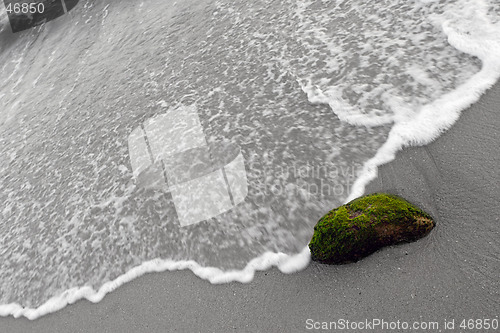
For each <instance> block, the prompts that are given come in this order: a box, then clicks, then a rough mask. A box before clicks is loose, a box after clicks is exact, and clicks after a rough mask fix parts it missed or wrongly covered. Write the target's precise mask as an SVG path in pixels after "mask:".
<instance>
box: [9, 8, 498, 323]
mask: <svg viewBox="0 0 500 333" xmlns="http://www.w3.org/2000/svg"><path fill="white" fill-rule="evenodd" d="M432 2H433V1H420V2H418V1H416V2H415V3H416V4H418V3H421V4H422V5H426V4H428V3H432ZM489 8H490V7H489V6H488V2H487V1H467V0H463V1H458V2H457V3H456V4H455V5H454V6H450V7H449V8H447V9H446V10H445V11H444V13H442V14H439V15H435V16H434V17H432V20H433V21H434V22H435V23H436V24H439V25H440V26H441V28H442V31H443V33H444V34H446V36H447V38H448V41H449V43H450V44H451V45H452V46H453V47H455V48H456V49H458V50H460V51H462V52H465V53H468V54H470V55H473V56H475V57H477V58H479V59H480V60H481V62H482V68H481V70H480V71H479V72H478V73H476V74H474V75H473V76H472V77H470V78H469V79H468V80H466V81H465V82H464V83H462V84H460V85H459V86H457V87H455V88H454V89H452V90H451V91H449V92H447V93H445V94H443V95H442V96H440V97H438V98H436V99H435V100H433V101H432V102H430V103H427V104H424V105H421V106H420V107H418V109H417V110H415V108H412V107H409V106H408V105H406V104H405V101H404V100H401V99H398V98H394V99H392V100H391V98H390V97H389V100H391V101H390V106H389V108H390V109H391V110H392V111H393V112H389V113H377V112H374V113H373V114H369V115H367V114H364V112H363V110H360V109H359V107H355V106H352V105H351V104H349V103H347V102H346V101H345V100H344V99H343V98H342V97H341V95H342V94H341V93H340V91H339V90H338V89H336V88H335V86H334V85H331V86H329V85H324V86H323V87H321V86H320V85H319V86H318V85H316V84H315V83H314V78H312V77H311V78H304V77H301V75H300V73H297V71H296V70H294V69H293V68H292V69H290V68H287V70H290V72H291V73H292V75H293V76H295V78H296V79H297V81H298V83H299V86H300V88H301V89H302V90H303V91H304V92H305V93H306V95H307V97H308V99H309V101H310V102H311V103H316V104H326V105H329V106H330V107H331V110H332V112H334V113H335V114H336V115H337V116H338V117H339V118H340V119H341V120H342V121H344V122H346V123H350V124H353V125H355V126H361V127H363V126H364V127H373V126H378V125H381V124H393V125H392V127H391V129H390V132H389V134H388V137H387V139H386V141H385V143H384V144H383V145H381V147H380V148H379V149H378V150H377V152H376V154H375V156H373V157H372V158H371V159H369V160H368V161H366V162H365V163H364V165H363V170H362V172H361V174H360V175H358V177H357V179H356V181H355V183H354V186H353V187H352V189H351V191H350V193H349V196H348V197H346V198H344V202H347V201H350V200H352V199H354V198H356V197H358V196H361V195H362V194H363V192H364V189H365V186H366V185H367V184H368V183H369V182H370V181H371V180H373V179H374V178H375V177H376V176H377V168H378V167H379V166H380V165H382V164H385V163H388V162H390V161H392V160H393V159H394V158H395V155H396V153H397V152H398V151H400V150H401V149H403V148H404V147H408V146H417V145H425V144H428V143H430V142H432V141H433V140H435V139H436V138H438V137H439V136H440V135H441V134H442V133H443V132H444V131H446V130H447V129H448V128H450V127H451V126H452V125H453V123H455V122H456V121H457V119H458V118H459V116H460V112H461V111H462V110H464V109H465V108H467V107H469V106H470V105H472V104H473V103H475V102H477V101H478V99H479V98H480V96H481V95H482V94H483V93H484V92H485V91H486V90H487V89H488V88H490V87H491V86H492V85H493V84H495V82H496V81H497V80H498V79H499V77H500V23H499V22H498V20H496V21H495V20H493V19H491V15H492V14H491V11H490V10H489ZM111 15H112V13H110V14H109V16H108V18H109V17H111ZM285 65H286V64H285ZM285 65H284V66H285ZM296 68H297V67H296ZM296 68H295V69H296ZM410 74H411V75H412V76H416V77H417V78H416V80H417V81H422V83H424V84H425V81H426V80H427V77H426V76H425V74H423V73H421V72H419V69H418V68H417V69H414V68H413V69H410ZM325 87H327V88H326V89H325ZM398 109H401V110H398ZM126 193H127V192H126V191H125V194H124V195H126ZM107 200H111V201H110V202H112V203H113V205H115V206H116V207H117V208H118V209H121V207H122V205H123V197H113V196H112V199H107ZM105 206H107V205H102V203H101V206H100V207H98V208H99V209H102V207H105ZM332 208H333V207H332ZM70 224H71V223H70ZM309 260H310V257H309V250H308V248H307V247H305V248H303V249H302V250H300V251H298V253H297V254H294V255H290V254H285V253H280V252H277V253H276V252H266V253H264V254H262V255H260V256H258V257H257V258H254V259H252V260H250V261H249V262H248V263H247V264H246V266H245V267H244V268H243V269H239V270H224V269H220V268H217V267H204V266H203V265H200V264H199V263H197V262H196V261H193V260H173V259H167V260H162V259H154V260H150V261H146V262H144V263H141V264H139V265H137V266H135V267H134V268H132V269H130V270H128V271H127V273H125V274H123V275H121V276H119V277H117V278H115V279H113V280H112V281H109V282H106V283H104V284H103V285H102V286H101V287H100V288H98V290H94V289H93V288H92V287H88V286H87V287H82V288H71V289H68V290H66V291H64V292H63V293H61V294H59V295H58V296H54V297H52V298H50V299H49V300H48V301H46V302H44V303H43V304H42V305H40V306H38V307H36V308H30V307H24V306H21V305H19V304H17V303H11V304H4V305H0V315H1V316H8V315H13V316H14V317H16V318H17V317H21V316H24V317H26V318H29V319H36V318H38V317H40V316H43V315H45V314H47V313H51V312H54V311H57V310H60V309H62V308H64V307H65V306H66V305H67V304H72V303H74V302H76V301H77V300H79V299H82V298H85V299H88V300H89V301H91V302H99V301H100V300H102V298H103V297H104V296H105V295H106V294H107V293H109V292H111V291H113V290H115V289H116V288H118V287H119V286H120V285H122V284H124V283H126V282H128V281H131V280H133V279H135V278H137V277H139V276H141V275H143V274H145V273H149V272H162V271H173V270H184V269H189V270H191V271H192V272H193V273H194V274H196V275H197V276H199V277H200V278H203V279H206V280H208V281H210V282H211V283H226V282H231V281H238V282H242V283H247V282H250V281H251V280H252V279H253V277H254V274H255V272H256V271H259V270H266V269H269V268H271V267H273V266H275V267H277V268H278V269H279V270H280V271H282V272H283V273H293V272H297V271H300V270H302V269H304V268H305V267H306V266H307V264H308V263H309Z"/></svg>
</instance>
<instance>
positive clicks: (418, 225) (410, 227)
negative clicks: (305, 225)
mask: <svg viewBox="0 0 500 333" xmlns="http://www.w3.org/2000/svg"><path fill="white" fill-rule="evenodd" d="M434 226H435V223H434V221H433V220H432V218H431V216H430V215H429V214H427V213H425V212H424V211H422V210H421V209H419V208H417V207H415V206H413V205H412V204H410V203H409V202H407V201H406V200H404V199H402V198H399V197H397V196H394V195H390V194H384V193H375V194H371V195H367V196H364V197H361V198H358V199H355V200H353V201H351V202H349V203H347V204H345V205H343V206H340V207H338V208H336V209H334V210H332V211H330V212H329V213H328V214H326V215H325V216H324V217H322V218H321V219H320V220H319V221H318V223H317V224H316V226H315V227H314V235H313V237H312V240H311V242H310V243H309V249H310V251H311V256H312V259H313V260H315V261H319V262H322V263H329V264H343V263H349V262H355V261H358V260H359V259H361V258H363V257H366V256H367V255H369V254H372V253H373V252H375V251H377V250H379V249H380V248H382V247H384V246H389V245H393V244H398V243H402V242H412V241H415V240H417V239H419V238H421V237H424V236H425V235H427V234H428V233H429V232H430V231H431V230H432V228H434Z"/></svg>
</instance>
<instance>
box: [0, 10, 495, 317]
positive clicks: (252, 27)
mask: <svg viewBox="0 0 500 333" xmlns="http://www.w3.org/2000/svg"><path fill="white" fill-rule="evenodd" d="M499 13H500V12H499V6H498V4H497V3H495V2H494V1H486V0H483V1H477V0H475V1H472V0H470V1H469V0H457V1H451V0H450V1H429V0H427V1H423V0H421V1H417V0H415V1H409V2H406V3H404V4H401V2H400V1H396V0H391V1H384V2H383V4H382V3H379V2H374V1H368V0H366V1H361V2H360V1H356V2H354V1H342V0H338V1H330V2H324V1H323V2H317V1H309V2H307V1H292V0H289V1H279V2H273V3H272V4H269V2H268V1H252V2H249V3H246V4H235V3H232V2H225V1H216V2H215V3H207V4H206V3H203V2H201V3H196V4H191V3H188V4H183V5H177V4H172V3H170V2H168V3H167V2H165V1H160V0H156V1H152V2H151V3H149V4H146V3H144V4H137V3H135V2H132V1H125V2H120V3H118V2H117V3H112V4H109V5H102V4H100V3H99V2H97V1H87V2H84V1H81V2H80V4H79V5H78V6H77V7H76V8H75V9H73V10H72V11H71V12H70V13H69V14H67V15H65V16H63V17H61V18H58V19H57V20H54V21H51V22H49V23H47V24H45V25H43V26H39V27H35V28H33V29H31V30H27V31H24V32H21V33H18V34H12V33H11V32H10V31H9V30H8V29H9V28H8V26H7V25H6V24H7V23H6V22H7V21H6V19H5V17H4V16H5V14H4V13H3V14H2V15H3V16H2V19H1V20H0V24H1V25H2V26H1V29H0V42H1V44H0V60H1V65H0V74H1V78H2V80H1V82H0V106H1V111H0V133H1V135H0V154H1V156H2V159H1V160H0V186H1V188H2V191H1V192H0V202H2V203H3V205H2V207H1V208H0V235H1V236H0V259H1V261H2V269H1V271H0V291H1V293H0V304H3V305H0V315H3V316H7V315H14V316H16V317H18V316H25V317H27V318H30V319H34V318H37V317H39V316H41V315H44V314H46V313H49V312H53V311H56V310H58V309H61V308H63V307H64V306H66V305H67V304H70V303H73V302H75V301H76V300H78V299H81V298H87V299H89V300H90V301H93V302H98V301H100V300H101V299H102V297H104V295H105V294H106V293H108V292H110V291H112V290H114V289H116V288H117V287H118V286H120V285H122V284H123V283H125V282H127V281H130V280H132V279H134V278H136V277H138V276H140V275H142V274H144V273H147V272H155V271H164V270H177V269H190V270H192V271H193V272H194V273H195V274H196V275H198V276H200V277H201V278H204V279H207V280H209V281H211V282H212V283H223V282H227V281H240V282H249V281H251V279H252V278H253V274H254V272H255V271H256V270H264V269H268V268H269V267H271V266H277V267H278V268H279V269H280V270H281V271H283V272H286V273H288V272H294V271H297V270H300V269H302V268H304V267H305V266H306V265H307V264H308V261H309V252H308V249H307V247H306V246H307V243H308V241H309V239H310V237H311V235H312V231H313V226H314V225H315V223H316V221H317V220H318V218H319V217H321V216H322V215H323V214H324V213H325V212H326V211H327V210H329V209H331V208H332V207H335V206H338V205H340V204H342V203H344V202H345V201H346V200H350V199H352V198H354V197H356V196H359V195H361V194H362V193H363V191H364V186H365V185H366V184H367V183H368V182H369V181H370V180H371V179H373V178H374V177H375V176H376V170H377V167H378V166H379V165H381V164H383V163H386V162H388V161H390V160H391V159H393V158H394V155H395V153H396V152H397V151H398V150H400V149H401V148H402V147H404V146H407V145H421V144H426V143H429V142H431V141H432V140H434V139H435V138H437V137H438V136H439V135H440V134H441V133H442V132H443V131H444V130H446V129H447V128H449V127H450V126H451V125H452V124H453V123H454V122H455V121H456V120H457V119H458V117H459V115H460V112H461V110H463V109H464V108H466V107H467V106H469V105H471V104H472V103H474V102H475V101H477V100H478V98H479V96H480V95H481V94H482V93H483V92H484V91H485V90H486V89H487V88H488V87H490V86H492V85H493V84H494V83H495V82H496V80H498V77H499V76H500V60H499V59H500V20H499V15H500V14H499ZM186 110H190V111H189V112H192V115H196V117H195V118H196V119H199V120H196V121H199V127H200V128H201V129H202V133H203V137H204V139H203V140H205V141H203V140H202V141H203V142H205V143H206V146H207V147H209V146H212V145H217V144H219V143H223V142H230V143H231V144H233V145H235V146H237V147H238V152H239V153H240V154H241V156H242V159H243V161H244V166H245V178H244V179H245V185H246V186H247V192H246V191H245V192H233V196H232V197H231V198H230V199H231V202H233V203H235V200H234V199H235V198H234V193H245V195H246V197H245V198H244V200H243V201H242V202H240V203H237V204H236V203H235V204H234V207H233V208H231V209H229V210H227V211H225V212H223V213H220V214H217V215H216V216H215V215H214V216H210V217H209V218H207V219H206V220H203V221H200V222H199V223H193V224H191V223H192V221H194V220H192V219H191V220H189V219H187V218H185V219H184V218H183V217H182V214H181V210H182V209H181V206H179V205H178V204H177V202H176V195H177V194H176V193H177V192H175V191H176V190H177V191H180V190H179V187H177V188H175V189H176V190H172V188H170V189H168V190H165V189H163V190H162V189H160V190H159V189H157V188H156V189H155V188H147V187H141V186H139V185H138V182H137V179H135V178H136V177H135V176H136V175H135V173H134V172H135V171H134V167H133V165H134V162H133V156H132V155H133V154H131V148H130V147H131V146H130V142H131V140H130V136H131V134H132V133H139V132H140V133H142V132H141V131H144V133H145V136H144V138H141V136H139V138H140V140H139V141H137V142H139V143H141V142H143V141H141V140H144V142H145V140H146V139H147V135H146V134H147V133H146V132H147V130H148V129H147V126H148V125H147V124H150V122H151V121H155V120H158V119H160V118H159V117H164V118H165V119H167V118H168V117H169V115H172V114H177V115H178V114H183V112H184V113H185V114H191V113H188V111H186ZM189 117H191V116H189ZM193 117H194V116H193ZM195 118H192V119H195ZM162 119H163V118H162ZM190 119H191V118H190ZM197 126H198V125H197ZM141 128H144V129H143V130H140V129H141ZM138 129H139V130H138ZM202 141H200V142H202ZM149 144H150V145H153V147H154V142H153V143H151V142H149ZM160 144H161V143H160ZM198 148H199V147H198ZM198 148H197V149H198ZM151 154H152V155H154V151H153V152H151ZM189 158H191V157H189ZM188 169H189V168H188ZM167 171H169V170H167ZM181 171H183V170H181ZM188 171H192V172H195V173H196V172H198V171H197V170H188ZM176 172H177V171H176ZM228 174H229V173H228ZM210 175H212V174H210ZM224 175H225V176H224V179H225V181H226V184H228V177H227V175H226V174H224ZM159 177H161V176H159ZM229 183H231V182H230V181H229ZM181 190H182V188H181ZM227 200H229V199H227ZM200 216H201V215H200ZM186 221H188V222H186ZM196 222H198V221H196Z"/></svg>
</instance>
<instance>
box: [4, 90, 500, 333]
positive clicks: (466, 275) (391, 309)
mask: <svg viewBox="0 0 500 333" xmlns="http://www.w3.org/2000/svg"><path fill="white" fill-rule="evenodd" d="M499 128H500V84H497V85H496V86H495V87H493V88H492V89H490V90H489V91H488V92H487V93H486V94H485V95H484V96H483V97H482V98H481V99H480V101H479V102H478V103H476V104H475V105H473V106H472V107H471V108H469V109H467V110H465V111H464V112H463V113H462V116H461V118H460V120H459V121H458V122H457V123H456V124H455V125H454V126H453V127H452V128H451V129H450V130H449V131H448V132H447V133H446V134H444V135H443V136H442V137H440V138H439V139H437V140H436V141H435V142H433V143H432V144H430V145H428V146H425V147H416V148H408V149H405V150H404V151H403V152H400V153H399V154H398V155H397V158H396V160H395V161H393V162H391V163H389V164H387V165H385V166H383V167H382V168H380V170H379V177H378V178H377V179H376V180H375V181H373V182H372V183H371V184H370V185H369V186H368V188H367V191H366V193H371V192H377V191H386V192H390V193H394V194H398V195H400V196H402V197H404V198H406V199H408V200H409V201H411V202H412V203H415V204H417V205H419V206H421V207H422V208H424V209H425V210H427V211H428V212H429V213H431V214H432V215H433V216H434V217H435V219H436V221H437V227H436V228H435V229H434V230H433V232H432V233H431V234H430V235H429V236H428V237H426V238H424V239H422V240H420V241H418V242H416V243H412V244H404V245H400V246H394V247H391V248H386V249H383V250H382V251H379V252H377V253H375V254H374V255H372V256H370V257H368V258H366V259H364V260H362V261H360V262H358V263H356V264H350V265H343V266H325V265H320V264H317V263H311V264H310V265H309V266H308V267H307V268H306V269H305V270H304V271H302V272H299V273H295V274H291V275H285V274H282V273H281V272H279V271H278V270H277V269H272V270H270V271H265V272H258V273H257V274H256V276H255V279H254V280H253V281H252V282H251V283H249V284H241V283H230V284H223V285H211V284H210V283H209V282H207V281H204V280H201V279H200V278H198V277H196V276H195V275H194V274H193V273H191V271H179V272H165V273H158V274H148V275H146V276H143V277H141V278H138V279H136V280H134V281H132V282H130V283H127V284H126V285H124V286H122V287H120V288H118V289H117V290H116V291H114V292H112V293H111V294H108V295H107V296H106V297H105V298H104V299H103V300H102V301H101V302H100V303H98V304H93V303H90V302H88V301H86V300H81V301H78V302H77V303H76V304H73V305H70V306H67V307H66V308H64V309H63V310H61V311H59V312H57V313H54V314H50V315H47V316H44V317H42V318H40V319H38V320H34V321H30V320H28V319H26V318H19V319H14V318H12V317H8V318H0V332H302V331H307V320H308V319H311V320H314V321H319V322H323V321H328V322H330V321H336V320H338V319H347V320H350V321H365V320H369V321H371V320H372V319H380V320H385V321H398V320H399V321H401V322H402V321H407V322H409V323H413V322H414V321H417V322H420V321H424V322H430V321H434V322H438V323H439V330H441V331H445V329H444V322H445V321H448V322H449V321H451V320H454V321H455V331H463V330H462V329H460V328H459V327H458V326H459V324H460V322H461V321H462V320H463V319H483V318H490V319H493V318H498V315H499V314H500V283H499V275H498V272H499V271H500V261H499V258H498V255H499V253H500V243H499V241H498V239H499V236H500V226H499V222H500V221H499V216H500V209H499V206H498V201H499V199H498V198H499V197H500V186H498V184H499V182H500V173H499V163H498V162H499V156H500V146H499V143H498V141H499V140H498V139H499V138H500V130H499ZM332 208H333V207H332ZM309 322H310V321H309ZM332 331H334V330H332ZM351 331H356V330H351ZM371 331H381V332H382V331H385V330H382V329H374V330H371ZM391 331H392V332H398V331H403V330H397V329H396V330H391ZM428 331H438V330H428ZM447 331H452V330H447Z"/></svg>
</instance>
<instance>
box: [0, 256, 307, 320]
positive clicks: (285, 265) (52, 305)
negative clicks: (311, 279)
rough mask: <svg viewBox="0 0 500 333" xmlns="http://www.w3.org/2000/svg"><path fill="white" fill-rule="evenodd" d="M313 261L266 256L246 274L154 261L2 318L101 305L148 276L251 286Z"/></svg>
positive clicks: (10, 310)
mask: <svg viewBox="0 0 500 333" xmlns="http://www.w3.org/2000/svg"><path fill="white" fill-rule="evenodd" d="M309 261H310V254H309V249H308V248H307V247H305V248H304V249H303V250H302V251H301V252H300V253H298V254H295V255H287V254H284V253H272V252H266V253H264V254H263V255H261V256H260V257H257V258H255V259H252V260H251V261H250V262H249V263H248V264H247V265H246V267H245V268H244V269H243V270H240V271H236V270H235V271H227V272H225V271H222V270H221V269H219V268H215V267H202V266H200V265H199V264H198V263H196V262H195V261H192V260H190V261H173V260H162V259H154V260H150V261H147V262H144V263H143V264H141V265H139V266H136V267H134V268H132V269H131V270H129V271H128V272H127V273H125V274H123V275H121V276H119V277H118V278H116V279H115V280H113V281H110V282H107V283H105V284H104V285H103V286H102V287H101V288H99V290H98V291H95V290H94V289H93V288H91V287H89V286H86V287H81V288H71V289H68V290H66V291H65V292H63V293H62V294H60V295H58V296H55V297H52V298H50V299H49V300H48V301H47V302H45V303H44V304H42V305H41V306H39V307H38V308H25V307H22V306H21V305H19V304H17V303H11V304H4V305H0V316H3V317H6V316H9V315H12V316H13V317H14V318H19V317H21V316H24V317H26V318H28V319H29V320H34V319H37V318H39V317H41V316H44V315H46V314H49V313H52V312H56V311H59V310H61V309H63V308H64V307H66V305H68V304H73V303H75V302H76V301H78V300H80V299H87V300H89V301H90V302H93V303H98V302H100V301H101V300H102V299H103V298H104V296H105V295H106V294H107V293H110V292H112V291H114V290H115V289H117V288H118V287H120V286H121V285H123V284H125V283H127V282H130V281H132V280H134V279H136V278H138V277H140V276H142V275H144V274H146V273H155V272H164V271H176V270H185V269H189V270H191V271H192V272H193V273H194V274H195V275H197V276H198V277H200V278H202V279H205V280H208V281H210V282H211V283H212V284H220V283H228V282H233V281H235V282H241V283H248V282H250V281H252V280H253V277H254V274H255V272H256V271H264V270H268V269H269V268H271V267H272V266H277V267H278V269H279V270H280V271H281V272H283V273H286V274H290V273H294V272H297V271H299V270H302V269H304V268H306V267H307V265H308V264H309Z"/></svg>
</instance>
